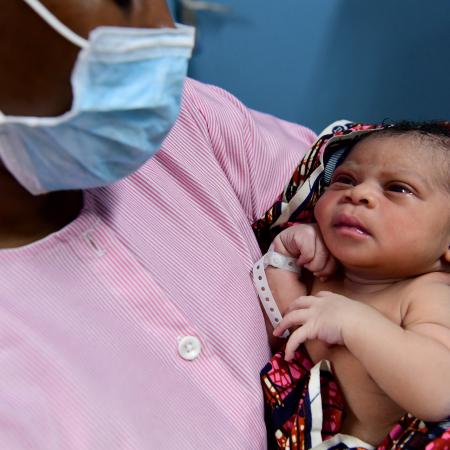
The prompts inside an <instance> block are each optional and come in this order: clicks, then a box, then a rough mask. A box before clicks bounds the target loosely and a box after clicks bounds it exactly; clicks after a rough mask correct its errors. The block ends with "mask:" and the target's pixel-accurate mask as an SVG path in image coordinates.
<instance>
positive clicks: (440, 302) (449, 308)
mask: <svg viewBox="0 0 450 450" xmlns="http://www.w3.org/2000/svg"><path fill="white" fill-rule="evenodd" d="M402 290H403V292H402V298H403V300H404V304H403V314H402V316H403V317H404V324H405V325H409V324H414V323H423V322H429V323H438V324H441V325H444V326H447V327H450V274H449V273H444V272H433V273H428V274H425V275H421V276H419V277H416V278H414V279H411V280H409V281H408V282H405V283H404V286H403V289H402Z"/></svg>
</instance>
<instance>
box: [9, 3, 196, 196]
mask: <svg viewBox="0 0 450 450" xmlns="http://www.w3.org/2000/svg"><path fill="white" fill-rule="evenodd" d="M25 1H26V3H28V4H29V5H30V6H32V7H33V9H35V11H36V12H37V13H38V14H40V15H41V16H42V17H43V18H44V19H45V20H46V21H47V22H48V23H49V25H51V26H52V27H53V28H55V29H56V30H57V31H58V32H59V33H60V34H62V35H63V36H64V37H66V38H67V39H69V40H70V41H71V42H73V43H75V44H77V45H78V46H80V47H82V50H81V51H80V53H79V55H78V59H77V61H76V64H75V67H74V70H73V73H72V89H73V105H72V108H71V110H70V111H69V112H67V113H65V114H63V115H62V116H59V117H23V116H4V115H3V114H1V113H0V158H1V160H2V161H3V163H4V165H5V166H6V167H7V169H8V170H9V171H10V172H11V173H12V174H13V175H14V176H15V178H16V179H17V180H18V181H19V182H20V183H21V184H22V185H23V186H24V187H25V188H26V189H27V190H28V191H29V192H31V193H32V194H42V193H46V192H51V191H59V190H70V189H86V188H92V187H98V186H104V185H107V184H110V183H113V182H115V181H117V180H119V179H121V178H123V177H125V176H127V175H129V174H131V173H132V172H134V171H135V170H137V169H138V168H139V167H140V166H141V165H142V164H143V163H145V162H146V161H147V160H148V159H149V158H150V157H151V156H152V155H153V154H154V153H155V152H156V151H158V149H159V148H160V146H161V143H162V141H163V140H164V138H165V137H166V135H167V134H168V132H169V130H170V129H171V127H172V125H173V124H174V122H175V120H176V118H177V115H178V112H179V108H180V101H181V93H182V89H183V82H184V79H185V77H186V71H187V63H188V60H189V58H190V55H191V52H192V47H193V44H194V30H193V28H191V27H186V26H181V25H180V26H177V28H174V29H166V28H164V29H142V28H118V27H117V28H116V27H100V28H97V29H95V30H94V31H93V32H92V33H91V34H90V36H89V40H88V41H85V40H84V39H82V38H81V37H79V36H77V35H75V34H74V33H73V32H72V31H71V30H69V29H68V28H67V27H65V25H63V24H62V23H61V22H59V21H58V19H56V18H55V17H54V16H52V15H51V13H50V12H49V11H48V10H46V9H45V8H44V7H43V6H42V5H41V4H40V2H39V1H37V0H25Z"/></svg>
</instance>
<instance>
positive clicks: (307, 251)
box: [266, 224, 336, 315]
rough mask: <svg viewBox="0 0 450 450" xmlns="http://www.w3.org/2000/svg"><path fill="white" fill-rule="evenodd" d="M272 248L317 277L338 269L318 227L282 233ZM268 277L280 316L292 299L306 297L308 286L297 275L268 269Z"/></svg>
mask: <svg viewBox="0 0 450 450" xmlns="http://www.w3.org/2000/svg"><path fill="white" fill-rule="evenodd" d="M272 246H273V251H275V252H277V253H281V254H282V255H285V256H289V257H292V258H296V260H297V261H296V263H297V265H298V266H299V267H304V268H306V269H308V270H309V271H310V272H312V273H313V274H314V275H315V276H318V277H321V278H326V277H328V276H329V275H331V274H332V273H333V272H334V271H335V269H336V263H335V260H334V258H333V257H331V255H330V253H329V252H328V250H327V248H326V247H325V244H324V242H323V240H322V236H321V234H320V232H319V229H318V227H317V225H315V224H299V225H293V226H292V227H289V228H287V229H286V230H283V231H282V232H281V233H280V234H279V235H278V236H277V237H276V238H275V239H274V241H273V242H272ZM266 277H267V281H268V283H269V287H270V289H271V291H272V294H273V296H274V298H275V301H276V303H277V306H278V308H279V309H280V312H281V315H284V312H285V311H286V308H287V307H288V306H289V305H290V304H291V303H292V301H293V300H295V299H296V298H298V297H300V296H302V295H306V294H307V290H306V286H305V284H304V283H303V282H302V280H301V279H300V278H299V275H298V274H297V273H295V272H289V271H287V270H280V269H277V268H274V267H271V266H268V267H267V268H266Z"/></svg>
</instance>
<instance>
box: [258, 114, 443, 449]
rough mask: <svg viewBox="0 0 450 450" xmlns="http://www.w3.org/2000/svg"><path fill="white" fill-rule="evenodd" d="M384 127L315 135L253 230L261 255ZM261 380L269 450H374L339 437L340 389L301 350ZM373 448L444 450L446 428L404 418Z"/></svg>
mask: <svg viewBox="0 0 450 450" xmlns="http://www.w3.org/2000/svg"><path fill="white" fill-rule="evenodd" d="M387 126H388V125H386V126H385V125H363V124H353V123H349V122H337V123H335V124H332V125H331V126H330V127H328V128H327V129H326V130H325V131H324V132H323V133H322V134H321V135H320V137H319V139H318V140H317V142H316V143H315V144H314V146H313V147H312V150H311V151H310V152H309V153H308V154H307V155H306V156H305V157H304V158H303V160H302V161H301V163H300V164H299V166H298V167H297V168H296V170H295V172H294V175H293V176H292V178H291V180H290V182H289V184H288V185H287V186H286V188H285V190H284V192H283V193H282V194H281V196H280V198H279V200H278V201H277V202H276V203H275V204H274V206H273V207H272V208H271V209H270V210H269V211H268V212H267V213H266V214H265V215H264V216H263V217H262V218H261V219H260V220H259V221H258V222H256V223H255V224H254V230H255V234H256V236H257V237H258V239H259V242H260V245H261V248H262V250H263V251H264V252H265V251H266V250H267V248H268V246H269V245H270V243H271V241H272V239H273V238H274V236H276V235H277V234H278V233H279V232H280V231H281V230H282V229H284V228H286V227H288V226H290V225H292V224H294V223H298V222H303V223H304V222H311V221H312V216H313V208H314V205H315V203H316V201H317V199H318V198H319V196H320V195H321V193H322V192H323V190H324V188H325V186H326V185H327V184H328V182H329V179H330V177H331V174H332V173H333V171H334V168H335V167H336V166H337V165H338V164H339V162H340V161H341V160H342V159H343V158H345V156H346V154H347V152H348V151H349V149H350V148H351V146H352V141H354V140H355V139H356V138H358V137H359V136H361V135H363V134H367V133H371V132H373V131H376V130H381V129H384V128H386V127H387ZM264 306H266V305H264ZM272 306H273V305H272ZM269 317H270V315H269ZM279 318H280V317H278V319H279ZM271 319H273V313H272V317H271ZM261 380H262V385H263V390H264V395H265V400H266V406H267V409H268V414H267V417H268V431H269V438H270V439H271V441H272V446H273V448H283V449H291V450H293V449H308V448H314V449H324V448H332V449H348V448H353V449H373V448H374V447H373V446H371V445H369V444H366V443H364V442H362V441H361V440H359V439H357V438H354V437H351V436H348V435H343V434H341V433H340V430H341V427H342V420H343V417H344V414H345V402H344V399H343V396H342V394H341V392H340V389H339V385H338V383H337V382H336V379H335V377H334V376H333V374H332V372H331V370H330V367H329V365H328V364H327V362H326V361H322V362H320V363H319V364H317V365H316V366H314V364H313V362H312V361H311V358H310V357H309V355H308V353H307V352H306V349H305V348H304V347H303V346H301V347H300V348H299V349H298V350H297V352H296V355H295V358H294V359H293V360H292V361H290V362H286V361H285V360H284V355H283V353H282V352H280V353H277V354H276V355H274V357H273V358H272V359H271V360H270V362H269V363H268V364H267V365H266V367H265V368H264V369H263V370H262V372H261ZM375 448H377V449H380V450H381V449H400V448H403V449H428V450H429V449H444V448H445V449H449V448H450V423H449V422H448V421H444V422H442V423H439V424H436V423H424V422H422V421H420V420H418V419H416V418H414V417H412V416H411V415H405V416H404V417H402V418H401V419H400V420H399V421H398V423H397V424H396V425H395V426H394V427H393V428H392V429H391V431H390V432H389V433H388V435H387V436H386V437H385V438H384V439H383V441H382V442H381V443H380V444H379V445H377V446H376V447H375Z"/></svg>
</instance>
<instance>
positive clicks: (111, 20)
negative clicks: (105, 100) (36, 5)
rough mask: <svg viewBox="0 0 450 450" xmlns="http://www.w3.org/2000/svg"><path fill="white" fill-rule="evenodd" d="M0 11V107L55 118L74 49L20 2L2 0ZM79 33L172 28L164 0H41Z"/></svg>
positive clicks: (65, 101) (67, 98)
mask: <svg viewBox="0 0 450 450" xmlns="http://www.w3.org/2000/svg"><path fill="white" fill-rule="evenodd" d="M3 3H4V4H2V13H1V14H0V111H2V112H3V113H4V114H8V115H32V116H55V115H59V114H62V113H63V112H65V111H67V110H68V109H70V106H71V102H72V92H71V87H70V75H71V72H72V68H73V65H74V62H75V59H76V57H77V54H78V51H79V48H77V47H76V46H74V45H73V44H71V43H70V42H68V41H67V40H66V39H64V38H63V37H62V36H60V35H59V34H58V33H57V32H55V31H54V30H53V29H52V28H51V27H50V26H49V25H48V24H47V23H46V22H45V21H44V20H43V19H41V18H40V17H39V16H38V15H37V14H36V13H35V12H34V11H33V10H32V9H31V8H30V7H29V6H28V5H27V4H26V3H25V2H24V1H23V0H8V1H6V2H3ZM41 3H42V4H43V5H44V6H46V7H47V8H48V9H49V10H50V11H51V12H52V13H53V14H54V15H55V16H56V17H58V19H59V20H61V21H62V22H63V23H64V24H65V25H66V26H67V27H69V28H70V29H71V30H73V31H74V32H75V33H77V34H79V35H80V36H82V37H85V38H87V36H88V35H89V32H90V31H91V30H92V29H93V28H96V27H98V26H101V25H110V26H124V27H127V26H128V27H149V28H158V27H173V26H174V24H173V20H172V18H171V16H170V13H169V10H168V8H167V4H166V2H165V0H41Z"/></svg>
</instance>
